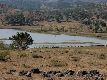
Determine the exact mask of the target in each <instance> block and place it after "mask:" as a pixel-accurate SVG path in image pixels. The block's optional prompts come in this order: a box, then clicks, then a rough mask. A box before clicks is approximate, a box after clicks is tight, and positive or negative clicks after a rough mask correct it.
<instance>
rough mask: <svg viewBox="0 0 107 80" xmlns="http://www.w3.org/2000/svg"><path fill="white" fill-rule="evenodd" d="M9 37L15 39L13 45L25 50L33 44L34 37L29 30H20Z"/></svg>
mask: <svg viewBox="0 0 107 80" xmlns="http://www.w3.org/2000/svg"><path fill="white" fill-rule="evenodd" d="M9 39H10V40H12V41H13V43H12V45H13V46H14V48H16V49H22V50H25V49H27V48H28V45H32V44H33V39H32V37H31V36H30V34H28V33H27V32H20V33H19V32H18V33H17V34H16V35H13V36H12V37H10V38H9Z"/></svg>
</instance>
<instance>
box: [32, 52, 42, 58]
mask: <svg viewBox="0 0 107 80" xmlns="http://www.w3.org/2000/svg"><path fill="white" fill-rule="evenodd" d="M32 57H33V58H43V57H42V56H41V55H38V54H35V53H33V54H32Z"/></svg>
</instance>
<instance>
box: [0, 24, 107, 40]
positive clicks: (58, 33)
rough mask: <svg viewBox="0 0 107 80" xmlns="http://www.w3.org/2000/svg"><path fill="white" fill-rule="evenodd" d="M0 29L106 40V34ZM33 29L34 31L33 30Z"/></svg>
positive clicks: (16, 27) (12, 27)
mask: <svg viewBox="0 0 107 80" xmlns="http://www.w3.org/2000/svg"><path fill="white" fill-rule="evenodd" d="M0 29H15V30H22V31H27V32H32V33H41V34H53V35H60V34H64V35H69V36H83V37H94V38H99V39H104V40H107V33H83V32H77V33H72V32H58V31H40V30H38V27H37V26H34V27H33V26H7V27H5V26H2V27H0ZM33 29H34V30H33Z"/></svg>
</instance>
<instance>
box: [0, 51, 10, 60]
mask: <svg viewBox="0 0 107 80" xmlns="http://www.w3.org/2000/svg"><path fill="white" fill-rule="evenodd" d="M8 59H10V53H9V51H2V52H0V61H7V60H8Z"/></svg>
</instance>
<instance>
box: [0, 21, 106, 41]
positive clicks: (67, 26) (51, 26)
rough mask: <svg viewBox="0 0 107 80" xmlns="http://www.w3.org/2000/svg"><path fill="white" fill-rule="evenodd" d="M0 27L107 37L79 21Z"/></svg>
mask: <svg viewBox="0 0 107 80" xmlns="http://www.w3.org/2000/svg"><path fill="white" fill-rule="evenodd" d="M0 29H17V30H24V31H28V32H34V33H35V32H37V33H44V34H55V35H57V34H67V35H72V36H88V37H98V38H102V39H107V33H94V32H93V31H92V30H91V29H89V28H88V26H86V25H83V24H81V23H79V22H77V21H72V22H62V23H57V22H40V23H39V24H38V25H37V26H9V25H5V26H0Z"/></svg>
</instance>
